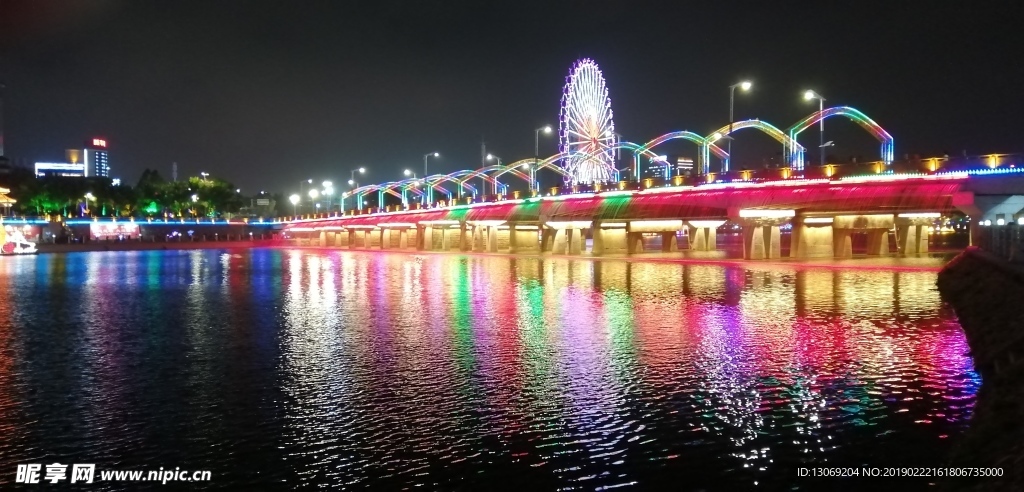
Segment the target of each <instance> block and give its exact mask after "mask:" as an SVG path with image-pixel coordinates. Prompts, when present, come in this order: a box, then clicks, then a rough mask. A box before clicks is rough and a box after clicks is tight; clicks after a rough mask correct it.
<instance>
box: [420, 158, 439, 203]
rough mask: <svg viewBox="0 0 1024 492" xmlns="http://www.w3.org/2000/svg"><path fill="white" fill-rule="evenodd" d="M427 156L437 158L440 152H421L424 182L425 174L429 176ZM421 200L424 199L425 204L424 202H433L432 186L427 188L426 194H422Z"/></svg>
mask: <svg viewBox="0 0 1024 492" xmlns="http://www.w3.org/2000/svg"><path fill="white" fill-rule="evenodd" d="M429 157H433V158H435V159H437V158H438V157H441V154H440V153H439V152H428V153H426V154H423V180H424V182H426V179H427V176H430V174H428V173H427V158H429ZM423 201H424V204H426V203H433V202H434V189H433V188H430V187H428V188H427V191H426V195H424V196H423Z"/></svg>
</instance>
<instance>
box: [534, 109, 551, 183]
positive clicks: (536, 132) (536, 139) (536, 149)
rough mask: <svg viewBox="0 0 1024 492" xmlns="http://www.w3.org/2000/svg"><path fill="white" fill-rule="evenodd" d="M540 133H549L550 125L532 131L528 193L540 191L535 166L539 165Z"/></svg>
mask: <svg viewBox="0 0 1024 492" xmlns="http://www.w3.org/2000/svg"><path fill="white" fill-rule="evenodd" d="M540 132H544V134H545V135H548V134H550V133H551V125H544V126H543V127H541V128H537V129H534V130H533V166H532V167H531V168H530V191H533V190H534V189H540V186H537V174H536V173H537V165H539V164H540Z"/></svg>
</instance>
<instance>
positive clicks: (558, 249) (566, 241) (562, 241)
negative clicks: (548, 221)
mask: <svg viewBox="0 0 1024 492" xmlns="http://www.w3.org/2000/svg"><path fill="white" fill-rule="evenodd" d="M584 231H585V229H575V228H571V227H566V228H559V229H553V232H554V234H553V237H552V238H551V250H550V252H551V253H554V254H559V255H578V254H580V253H582V252H583V251H584V250H585V249H586V246H585V242H584V241H586V235H585V233H584Z"/></svg>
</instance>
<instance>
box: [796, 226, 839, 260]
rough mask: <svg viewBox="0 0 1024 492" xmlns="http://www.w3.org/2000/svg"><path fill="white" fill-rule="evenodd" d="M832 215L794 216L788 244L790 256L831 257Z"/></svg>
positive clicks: (832, 254) (833, 249)
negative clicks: (790, 238)
mask: <svg viewBox="0 0 1024 492" xmlns="http://www.w3.org/2000/svg"><path fill="white" fill-rule="evenodd" d="M832 220H833V218H832V217H804V216H801V217H796V218H794V219H793V235H792V241H790V245H789V257H790V258H831V257H833V256H835V251H836V250H835V248H834V246H835V245H834V243H833V234H832Z"/></svg>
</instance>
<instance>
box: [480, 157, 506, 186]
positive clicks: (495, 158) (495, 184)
mask: <svg viewBox="0 0 1024 492" xmlns="http://www.w3.org/2000/svg"><path fill="white" fill-rule="evenodd" d="M487 160H489V161H496V162H497V163H498V165H499V166H501V157H498V156H496V155H494V154H487ZM481 179H483V186H482V187H481V188H480V190H481V191H486V188H487V179H484V178H481ZM493 186H494V190H492V191H494V194H495V195H497V194H498V181H497V180H495V181H494V185H493Z"/></svg>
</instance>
